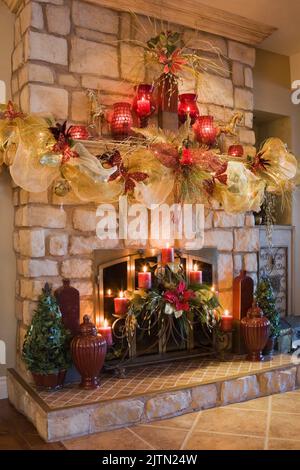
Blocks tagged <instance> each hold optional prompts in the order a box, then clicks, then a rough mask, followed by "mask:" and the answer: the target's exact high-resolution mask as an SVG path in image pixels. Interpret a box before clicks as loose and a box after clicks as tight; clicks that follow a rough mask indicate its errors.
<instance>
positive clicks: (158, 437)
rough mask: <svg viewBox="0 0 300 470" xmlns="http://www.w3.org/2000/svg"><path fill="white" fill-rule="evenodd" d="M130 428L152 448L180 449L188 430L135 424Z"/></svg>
mask: <svg viewBox="0 0 300 470" xmlns="http://www.w3.org/2000/svg"><path fill="white" fill-rule="evenodd" d="M132 430H133V431H134V433H136V434H137V435H138V436H140V437H141V438H142V439H144V440H145V441H146V442H148V443H149V444H150V445H151V446H152V447H153V448H154V449H159V450H178V449H180V447H181V444H182V443H183V441H184V439H185V437H186V434H187V432H188V431H187V430H183V429H175V428H174V429H166V428H164V427H162V428H154V427H152V426H136V427H134V428H132Z"/></svg>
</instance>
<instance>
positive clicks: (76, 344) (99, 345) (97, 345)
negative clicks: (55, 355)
mask: <svg viewBox="0 0 300 470" xmlns="http://www.w3.org/2000/svg"><path fill="white" fill-rule="evenodd" d="M106 347H107V346H106V341H105V339H104V338H103V336H101V335H100V334H97V329H96V327H95V325H93V323H91V322H90V319H89V317H88V315H85V316H84V317H83V323H82V324H81V325H80V334H79V335H78V336H75V337H74V338H73V339H72V342H71V354H72V359H73V361H74V364H75V366H76V369H77V370H78V372H79V373H80V375H81V384H80V387H82V388H84V389H86V390H91V389H94V388H98V387H99V374H100V371H101V369H102V367H103V364H104V359H105V355H106Z"/></svg>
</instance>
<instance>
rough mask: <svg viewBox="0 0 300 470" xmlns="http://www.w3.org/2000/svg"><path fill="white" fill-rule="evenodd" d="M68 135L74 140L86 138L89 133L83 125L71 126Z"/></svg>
mask: <svg viewBox="0 0 300 470" xmlns="http://www.w3.org/2000/svg"><path fill="white" fill-rule="evenodd" d="M69 135H70V137H71V139H74V140H87V139H88V138H89V135H90V134H89V131H88V130H87V128H86V127H85V126H71V127H70V129H69Z"/></svg>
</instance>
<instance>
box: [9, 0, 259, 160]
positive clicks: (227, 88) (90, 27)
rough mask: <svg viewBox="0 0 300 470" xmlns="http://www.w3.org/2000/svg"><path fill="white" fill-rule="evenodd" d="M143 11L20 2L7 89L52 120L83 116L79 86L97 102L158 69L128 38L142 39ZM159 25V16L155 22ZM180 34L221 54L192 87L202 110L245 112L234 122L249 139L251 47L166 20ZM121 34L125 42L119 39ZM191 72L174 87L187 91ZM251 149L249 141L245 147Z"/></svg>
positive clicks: (123, 94) (119, 96) (224, 117)
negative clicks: (219, 68) (216, 70)
mask: <svg viewBox="0 0 300 470" xmlns="http://www.w3.org/2000/svg"><path fill="white" fill-rule="evenodd" d="M153 24H154V20H152V26H151V23H150V21H149V19H148V18H145V17H143V16H139V17H138V16H137V17H133V16H131V15H130V14H129V13H125V12H118V11H114V10H110V9H107V8H104V7H101V6H97V5H91V4H89V3H86V2H83V1H80V0H49V1H48V0H40V1H39V0H37V1H28V0H26V1H25V2H24V5H23V7H22V8H21V9H20V11H19V13H18V15H17V17H16V23H15V48H14V52H13V57H12V68H13V75H12V93H13V99H14V101H15V102H17V103H19V104H20V106H21V107H22V109H23V111H24V112H28V111H30V112H37V113H42V114H47V115H48V114H52V115H53V116H54V117H55V118H56V119H67V118H68V119H69V120H70V121H71V122H74V123H86V122H87V119H88V100H87V96H86V90H87V89H89V88H91V89H97V90H100V92H101V100H102V103H103V104H104V105H107V106H108V107H110V106H112V104H113V103H115V102H116V101H120V100H121V101H122V100H126V99H129V100H130V99H131V98H132V96H133V83H134V82H136V81H138V82H143V81H147V82H149V80H152V78H153V76H154V73H156V75H157V71H155V70H153V69H149V68H147V69H146V68H145V63H144V58H143V54H142V50H141V48H139V47H137V46H135V45H133V44H132V42H131V41H132V40H133V39H135V40H138V41H146V40H147V39H149V38H150V37H151V36H153V35H154V34H155V33H154V27H153ZM156 25H157V27H158V28H159V25H160V22H159V21H156ZM169 28H173V29H176V30H179V31H182V32H183V33H184V38H185V40H186V42H187V44H191V46H192V47H193V49H194V50H195V51H196V52H199V53H200V54H202V55H204V56H206V57H208V56H209V57H212V58H214V59H215V61H216V62H217V63H218V64H219V65H221V62H220V58H219V57H218V55H216V54H215V55H214V54H212V53H211V49H210V47H209V45H208V44H209V43H210V44H211V45H212V46H213V47H214V48H215V50H216V48H217V49H218V51H219V54H221V60H222V65H223V68H224V72H223V73H222V74H221V75H218V74H213V73H210V72H209V73H207V74H206V75H204V77H203V79H202V81H201V82H200V83H199V87H198V104H199V108H200V111H201V114H212V115H213V116H214V117H215V119H217V120H221V121H228V120H229V119H230V117H231V116H232V114H233V112H234V111H237V110H238V111H241V112H242V114H243V116H244V119H243V123H242V126H241V127H240V129H239V133H240V139H241V141H242V143H243V144H245V145H246V146H249V147H251V146H252V145H254V143H255V136H254V132H253V130H252V123H253V76H252V75H253V74H252V68H253V66H254V63H255V49H254V48H253V47H249V46H246V45H243V44H240V43H237V42H234V41H231V40H226V39H224V38H221V37H219V36H214V35H212V34H208V33H204V32H201V31H197V32H196V31H194V30H190V29H188V28H184V27H182V26H180V25H169ZM123 41H125V42H123ZM194 87H195V83H194V80H191V79H190V78H188V79H186V80H184V82H183V83H182V85H181V86H180V91H181V92H188V91H194ZM248 151H249V152H251V151H252V149H251V148H249V149H248Z"/></svg>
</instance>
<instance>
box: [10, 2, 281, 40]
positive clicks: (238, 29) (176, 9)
mask: <svg viewBox="0 0 300 470" xmlns="http://www.w3.org/2000/svg"><path fill="white" fill-rule="evenodd" d="M86 1H88V3H93V4H95V5H101V6H104V7H107V8H112V9H114V10H118V11H120V10H121V11H127V12H133V13H137V14H141V15H145V16H149V17H153V18H157V19H160V20H164V21H168V22H170V23H177V24H180V25H183V26H186V27H189V28H193V29H199V30H201V31H206V32H208V33H212V34H216V35H218V36H223V37H225V38H228V39H232V40H234V41H239V42H242V43H244V44H249V45H251V46H258V45H259V44H260V43H261V42H262V41H263V40H264V39H266V38H267V37H269V36H270V35H271V34H272V33H273V32H274V31H276V29H277V28H274V27H273V26H269V25H266V24H263V23H259V22H257V21H254V20H250V19H248V18H244V17H243V16H240V15H236V14H234V13H228V12H226V11H223V10H220V9H219V8H214V7H210V6H208V5H204V4H202V3H200V2H198V0H185V1H182V0H118V1H117V2H116V0H86ZM4 2H5V3H6V5H7V6H8V8H9V9H10V10H11V11H12V12H13V13H16V12H17V11H18V8H19V7H20V5H21V3H22V0H4Z"/></svg>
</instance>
